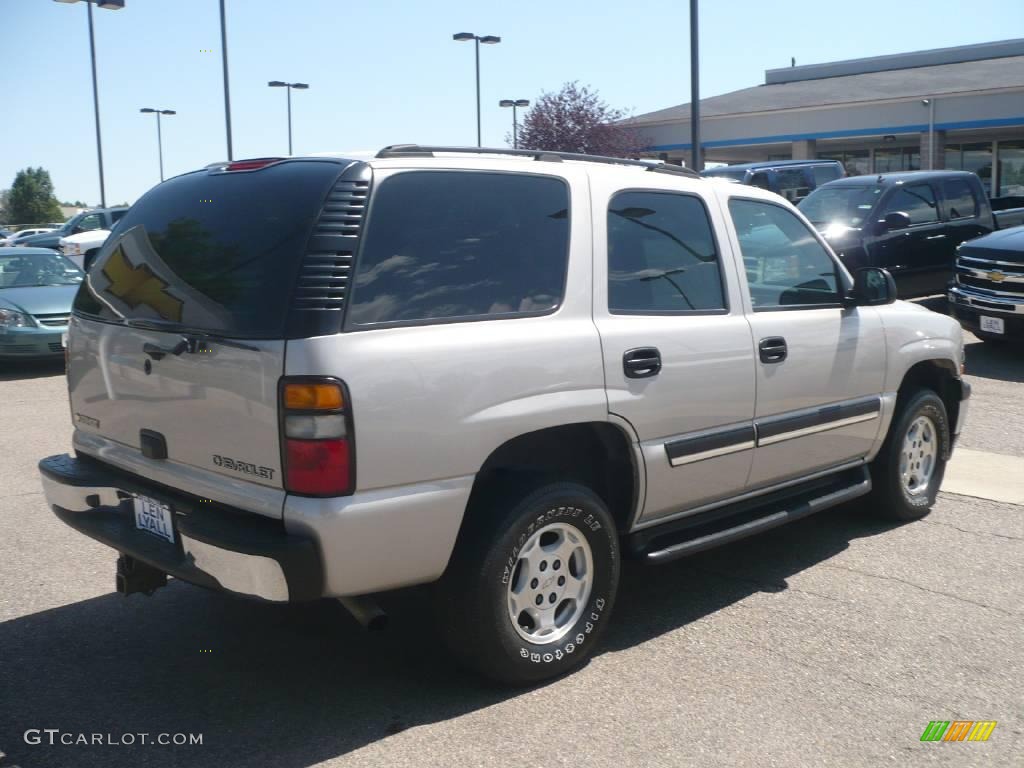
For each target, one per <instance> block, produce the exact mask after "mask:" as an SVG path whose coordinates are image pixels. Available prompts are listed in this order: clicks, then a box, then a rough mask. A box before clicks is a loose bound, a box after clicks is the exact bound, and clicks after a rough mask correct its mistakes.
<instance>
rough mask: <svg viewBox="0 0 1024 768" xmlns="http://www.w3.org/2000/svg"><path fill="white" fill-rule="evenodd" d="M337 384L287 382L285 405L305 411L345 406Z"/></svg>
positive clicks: (331, 409) (285, 386)
mask: <svg viewBox="0 0 1024 768" xmlns="http://www.w3.org/2000/svg"><path fill="white" fill-rule="evenodd" d="M344 405H345V401H344V398H343V397H342V395H341V387H340V386H338V385H337V384H285V385H284V407H285V408H288V409H294V410H303V411H333V410H337V409H339V408H342V407H344Z"/></svg>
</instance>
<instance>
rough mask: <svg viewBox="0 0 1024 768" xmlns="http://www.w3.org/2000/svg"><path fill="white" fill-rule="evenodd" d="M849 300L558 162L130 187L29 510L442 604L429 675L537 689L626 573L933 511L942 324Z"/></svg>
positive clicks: (949, 373) (707, 219)
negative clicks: (411, 589)
mask: <svg viewBox="0 0 1024 768" xmlns="http://www.w3.org/2000/svg"><path fill="white" fill-rule="evenodd" d="M894 296H895V289H894V286H893V283H892V279H891V277H889V275H888V274H887V273H886V272H884V271H883V270H879V269H866V270H862V271H861V272H859V273H858V274H857V275H856V276H855V277H851V276H850V274H849V273H847V271H846V270H845V269H844V267H843V266H842V264H840V262H839V261H838V260H837V259H836V257H835V255H834V254H833V253H832V251H831V250H830V249H829V247H828V245H827V244H826V243H825V242H824V241H823V240H822V239H821V238H820V237H819V236H818V234H817V233H816V232H815V231H814V228H813V227H811V226H810V225H809V224H808V222H807V221H806V220H805V219H804V218H803V217H802V216H801V215H800V213H799V212H797V211H796V209H794V208H793V207H792V206H791V205H790V204H789V203H787V202H786V201H785V200H783V199H782V198H780V197H778V196H777V195H774V194H772V193H769V192H765V191H763V190H759V189H757V188H755V187H749V186H741V185H738V184H729V183H727V182H721V181H715V180H711V179H701V178H699V177H696V176H695V174H692V173H691V172H689V171H686V170H685V169H682V168H678V167H674V166H666V165H652V164H648V163H644V162H640V161H636V162H631V161H624V160H613V159H609V158H595V157H584V156H575V155H566V154H561V153H554V152H536V153H534V152H522V151H520V152H518V153H517V152H513V151H511V150H479V149H473V150H466V149H452V148H431V147H419V146H411V145H403V146H396V147H389V148H387V149H385V150H382V151H381V152H380V153H379V154H378V155H377V157H376V158H375V159H373V160H370V161H367V162H363V161H354V160H348V159H340V158H325V157H313V158H301V157H300V158H287V159H260V160H251V161H242V162H233V163H220V164H216V165H212V166H210V167H208V168H205V169H203V170H200V171H196V172H194V173H189V174H185V175H183V176H179V177H177V178H174V179H171V180H169V181H166V182H164V183H162V184H160V185H159V186H157V187H155V188H154V189H153V190H151V191H150V192H149V193H148V194H146V195H145V196H144V197H143V198H142V199H141V200H140V201H139V202H138V203H136V204H135V205H134V206H133V207H132V208H131V210H130V211H129V212H128V213H127V215H125V217H124V218H123V219H122V220H121V221H120V222H118V224H117V226H116V227H115V229H114V231H113V233H112V234H111V236H110V238H109V239H108V240H107V242H106V243H105V244H104V246H103V249H102V250H101V252H100V253H99V255H98V256H97V259H96V262H95V266H94V267H93V269H91V270H90V272H89V275H88V278H87V280H86V282H85V283H84V284H83V287H82V289H81V291H80V292H79V294H78V297H77V299H76V301H75V305H74V315H73V318H72V322H71V328H70V332H69V350H68V351H69V363H68V381H69V389H70V397H71V414H72V418H73V420H74V427H75V432H74V447H75V456H74V457H70V456H56V457H51V458H48V459H45V460H43V461H42V462H41V464H40V470H41V472H42V478H43V485H44V487H45V491H46V497H47V500H48V503H49V504H50V505H51V507H52V509H53V511H54V512H55V513H56V514H57V515H58V516H59V517H60V518H61V519H62V520H64V521H65V522H66V523H68V524H69V525H70V526H72V527H74V528H76V529H77V530H79V531H81V532H82V533H84V534H85V535H87V536H90V537H92V538H94V539H96V540H98V541H101V542H103V543H105V544H107V545H109V546H110V547H112V548H114V549H115V550H117V551H118V552H119V553H120V555H119V558H118V577H117V583H118V588H119V590H120V591H122V592H124V593H126V594H128V593H132V592H147V593H148V592H151V591H152V590H154V589H156V588H157V587H160V586H162V585H163V584H164V583H165V582H166V577H167V575H171V576H173V577H175V578H178V579H181V580H184V581H188V582H191V583H193V584H198V585H200V586H205V587H209V588H213V589H220V590H224V591H227V592H232V593H236V594H239V595H247V596H255V597H258V598H262V599H265V600H272V601H302V600H315V599H320V598H339V599H341V600H342V601H343V602H344V603H345V604H346V605H347V606H348V607H350V608H351V609H352V610H353V612H354V613H356V614H357V617H358V618H361V619H362V620H363V621H364V622H368V621H370V620H371V619H372V618H373V616H374V613H373V612H374V605H375V604H374V603H373V602H372V601H371V599H370V598H369V597H368V596H369V595H371V594H372V593H377V592H382V591H385V590H391V589H394V588H397V587H404V586H408V585H414V584H426V583H434V586H435V589H434V593H435V595H436V609H437V612H438V614H439V618H440V621H439V627H440V631H441V632H442V634H443V635H444V636H445V638H446V640H447V642H448V644H449V645H450V647H451V649H452V651H453V652H454V653H455V654H456V655H457V656H458V657H459V658H460V659H461V660H462V661H463V662H465V663H467V664H469V665H470V666H472V667H474V668H476V669H478V670H480V671H481V672H483V673H484V674H486V675H489V676H491V677H493V678H495V679H498V680H501V681H505V682H509V683H520V684H521V683H530V682H534V681H538V680H541V679H544V678H548V677H552V676H554V675H558V674H560V673H562V672H565V671H567V670H568V669H570V668H572V667H574V666H576V665H578V664H579V663H580V662H581V661H582V660H583V659H584V658H585V657H586V656H587V655H588V654H590V653H591V652H592V651H593V649H594V646H595V644H596V643H597V639H598V637H599V635H600V634H601V632H602V630H603V629H604V627H605V626H606V625H607V624H608V622H609V619H610V614H611V612H612V607H613V605H614V603H615V594H616V586H617V582H618V578H619V563H620V558H621V557H624V556H629V557H633V558H638V559H641V560H645V561H647V562H650V563H662V562H666V561H670V560H673V559H675V558H679V557H683V556H686V555H689V554H692V553H694V552H698V551H701V550H704V549H707V548H709V547H712V546H716V545H719V544H724V543H727V542H730V541H733V540H736V539H738V538H740V537H743V536H747V535H750V534H753V533H757V532H760V531H764V530H767V529H769V528H772V527H775V526H777V525H780V524H782V523H785V522H788V521H790V520H794V519H797V518H800V517H802V516H804V515H807V514H810V513H812V512H816V511H818V510H820V509H823V508H825V507H829V506H832V505H835V504H838V503H840V502H844V501H848V500H850V499H854V498H856V497H859V496H866V495H868V494H870V497H869V500H868V501H865V502H864V503H863V504H864V507H865V508H866V509H869V510H871V511H874V512H878V513H880V514H884V515H887V516H889V517H890V518H895V519H899V520H910V519H914V518H918V517H920V516H922V515H924V514H926V513H927V511H928V509H929V508H930V506H931V505H932V504H933V502H934V500H935V496H936V493H937V491H938V487H939V484H940V482H941V480H942V475H943V470H944V467H945V463H946V460H947V459H948V458H949V455H950V451H951V450H952V447H953V442H954V439H955V437H956V435H957V433H958V432H959V429H960V424H961V423H962V422H963V420H964V416H965V413H966V399H967V397H968V395H969V387H968V385H967V383H966V382H964V381H963V380H962V379H961V368H962V365H963V345H962V340H961V332H960V328H959V326H958V325H957V324H956V323H955V322H954V321H953V320H951V319H949V318H947V317H945V316H942V315H938V314H934V313H932V312H929V311H927V310H924V309H922V308H920V307H917V306H914V305H911V304H906V303H902V302H895V303H894Z"/></svg>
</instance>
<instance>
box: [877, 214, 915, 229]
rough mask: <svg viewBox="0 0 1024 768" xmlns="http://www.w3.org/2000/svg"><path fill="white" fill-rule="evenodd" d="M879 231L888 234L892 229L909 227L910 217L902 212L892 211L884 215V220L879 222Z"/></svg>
mask: <svg viewBox="0 0 1024 768" xmlns="http://www.w3.org/2000/svg"><path fill="white" fill-rule="evenodd" d="M879 225H880V226H879V229H880V230H881V231H882V232H889V231H891V230H894V229H906V228H907V227H909V226H910V217H909V216H908V215H907V214H905V213H904V212H903V211H893V212H892V213H887V214H885V218H884V219H882V220H881V221H880V222H879Z"/></svg>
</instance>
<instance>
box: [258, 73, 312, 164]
mask: <svg viewBox="0 0 1024 768" xmlns="http://www.w3.org/2000/svg"><path fill="white" fill-rule="evenodd" d="M267 85H269V86H270V87H271V88H287V89H288V154H289V155H291V153H292V88H297V89H298V90H300V91H304V90H306V89H307V88H309V83H286V82H283V81H281V80H271V81H270V82H269V83H267Z"/></svg>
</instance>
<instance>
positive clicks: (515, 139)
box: [498, 99, 530, 149]
mask: <svg viewBox="0 0 1024 768" xmlns="http://www.w3.org/2000/svg"><path fill="white" fill-rule="evenodd" d="M498 106H499V107H512V149H519V136H518V135H517V134H518V128H519V126H518V121H517V120H516V107H528V106H530V102H529V101H528V100H527V99H502V100H501V101H499V102H498Z"/></svg>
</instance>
